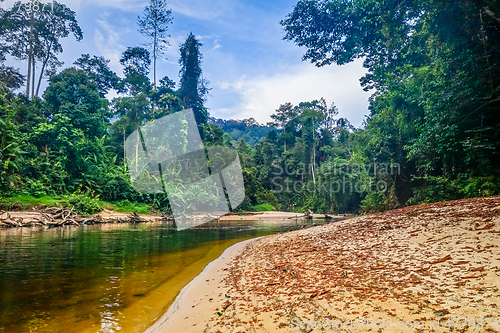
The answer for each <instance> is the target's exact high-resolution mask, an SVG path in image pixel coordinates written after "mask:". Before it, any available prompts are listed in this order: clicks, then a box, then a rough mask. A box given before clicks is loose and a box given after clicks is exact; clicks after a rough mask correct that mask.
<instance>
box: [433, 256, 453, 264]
mask: <svg viewBox="0 0 500 333" xmlns="http://www.w3.org/2000/svg"><path fill="white" fill-rule="evenodd" d="M450 259H451V256H450V255H449V254H448V255H447V256H446V257H443V258H441V259H438V260H434V261H431V264H437V263H440V262H444V261H446V260H450Z"/></svg>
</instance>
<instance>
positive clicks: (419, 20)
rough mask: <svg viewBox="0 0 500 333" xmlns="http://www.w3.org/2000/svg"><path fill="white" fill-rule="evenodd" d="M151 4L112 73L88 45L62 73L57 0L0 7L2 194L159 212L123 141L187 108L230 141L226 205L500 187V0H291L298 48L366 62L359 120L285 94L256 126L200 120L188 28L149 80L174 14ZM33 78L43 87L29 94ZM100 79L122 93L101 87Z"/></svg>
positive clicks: (389, 197) (196, 66)
mask: <svg viewBox="0 0 500 333" xmlns="http://www.w3.org/2000/svg"><path fill="white" fill-rule="evenodd" d="M152 3H153V4H158V3H161V6H156V7H155V8H156V10H159V11H162V10H164V11H166V12H165V13H164V15H163V16H162V15H160V16H161V17H164V18H165V19H164V20H163V21H164V27H163V28H162V31H163V32H162V35H161V36H160V37H159V38H160V39H161V40H155V39H152V40H151V41H150V42H151V43H153V44H152V45H153V48H152V51H153V54H151V53H150V52H149V50H148V49H146V48H143V47H140V46H131V47H129V48H127V49H126V50H125V51H124V52H123V54H122V58H121V60H120V63H121V64H122V66H123V75H122V77H119V76H118V75H117V74H116V73H114V72H113V71H112V70H111V69H110V68H109V67H108V62H109V61H108V60H107V59H105V58H104V57H101V56H94V55H89V54H83V55H82V56H81V57H80V58H79V59H77V61H76V62H75V63H74V65H75V66H76V67H70V68H65V69H63V70H62V71H60V72H58V71H57V69H58V68H60V67H61V66H62V63H61V62H60V61H58V59H57V55H58V54H59V53H60V52H62V47H61V46H60V45H61V44H60V39H61V38H66V37H68V36H70V35H73V36H74V37H75V38H76V39H77V40H80V39H81V38H82V36H83V34H82V31H81V29H80V27H79V26H78V23H77V22H76V19H75V14H74V12H72V11H71V10H70V9H69V8H67V7H66V6H64V5H59V4H57V2H56V9H57V10H56V11H55V12H54V13H53V14H50V13H38V14H37V15H34V16H33V19H32V18H31V17H29V16H26V15H25V14H22V15H21V14H16V13H13V12H10V11H4V10H1V11H0V33H1V37H0V49H1V50H2V53H1V55H0V193H1V196H2V197H3V198H8V197H11V198H12V197H13V198H44V199H43V200H41V199H40V200H38V201H43V202H52V201H51V200H52V199H47V198H54V197H57V198H60V199H58V200H59V201H58V202H61V203H63V204H67V205H72V206H77V207H80V206H81V207H80V210H82V211H86V212H91V211H92V212H94V211H98V210H99V209H101V208H103V207H104V206H103V205H102V202H101V201H110V202H116V203H117V204H116V205H115V206H114V207H115V208H117V209H118V208H119V207H122V209H127V208H126V207H136V208H137V207H139V208H137V209H142V210H147V209H148V207H154V209H156V210H159V211H167V212H168V211H169V210H170V206H169V198H168V197H167V195H166V194H163V193H160V194H144V193H139V192H137V191H136V190H135V189H134V188H133V186H132V185H131V182H130V178H129V175H128V171H127V167H128V166H127V162H126V159H125V140H126V138H127V137H128V136H129V135H130V134H131V133H133V132H134V131H135V130H136V129H137V128H138V127H139V126H144V125H146V124H148V123H149V122H151V121H154V120H155V119H159V118H161V117H163V116H166V115H170V114H172V113H175V112H178V111H181V110H183V109H187V108H192V109H193V111H194V114H195V117H196V120H197V123H198V128H199V130H200V132H201V136H202V138H203V140H204V142H205V144H206V145H207V146H210V145H220V146H226V147H234V148H235V149H237V151H238V154H239V158H240V161H241V166H242V171H243V178H244V181H245V192H246V197H245V200H244V202H243V204H242V205H240V207H238V208H236V209H237V210H243V209H245V210H246V209H248V210H251V209H253V210H255V209H265V210H272V209H281V210H290V211H307V210H309V209H310V210H313V211H314V212H325V213H326V212H338V213H341V212H357V211H381V210H385V209H391V208H395V207H400V206H405V205H409V204H417V203H421V202H431V201H441V200H449V199H458V198H464V197H475V196H490V195H495V194H498V193H499V191H500V179H499V176H500V174H499V173H500V169H499V168H498V165H500V155H499V143H500V113H499V112H498V110H499V108H500V49H499V47H498V45H499V44H500V43H499V41H500V38H499V37H500V36H499V34H500V4H499V2H498V1H496V0H494V1H493V0H492V1H485V0H479V1H451V0H445V1H403V0H363V1H361V0H337V1H333V0H307V1H305V0H301V1H299V2H298V3H297V4H296V6H295V7H294V9H293V11H292V12H291V13H290V14H289V15H288V16H287V17H286V18H285V19H284V20H282V21H281V22H280V23H281V25H282V27H283V28H284V30H285V36H284V38H285V39H286V40H290V41H293V42H294V43H296V44H297V45H298V46H301V47H304V48H305V53H304V57H303V59H304V60H307V61H311V62H312V63H314V64H315V65H317V66H320V67H321V66H327V65H330V64H338V65H342V64H347V63H349V62H352V61H354V60H355V59H358V58H361V59H363V60H364V67H365V68H366V70H367V74H366V75H365V76H364V77H362V78H360V83H361V85H362V87H364V89H365V90H367V91H372V92H373V94H372V96H371V98H370V106H369V115H367V118H366V120H365V123H364V124H363V126H362V128H354V127H353V126H352V125H351V124H350V123H349V121H348V120H347V119H345V118H340V117H338V109H337V107H336V106H335V105H334V104H331V105H327V103H326V101H325V100H324V99H319V100H314V101H304V102H302V103H299V104H298V105H292V104H291V103H287V101H283V104H282V105H280V106H279V107H278V108H277V109H276V110H275V111H274V113H273V114H272V116H271V118H272V120H273V121H272V122H271V123H269V124H267V125H260V124H257V123H256V122H255V121H254V120H253V119H246V120H242V121H234V120H225V121H223V120H220V119H215V118H210V117H209V113H208V110H207V108H206V107H205V101H206V96H207V93H208V90H209V88H208V82H206V80H205V79H204V78H203V75H202V63H201V60H202V54H201V46H202V44H201V43H200V42H199V41H198V40H197V39H196V37H195V36H194V35H193V34H189V36H188V37H187V39H186V41H185V42H184V43H183V44H182V45H181V47H180V54H181V58H180V59H179V64H180V73H179V76H180V80H179V81H180V82H179V84H176V83H175V82H174V81H173V80H171V79H170V78H168V77H164V78H162V79H160V80H158V83H157V82H156V79H155V80H154V81H153V83H151V82H150V79H149V74H150V71H151V60H152V58H153V70H154V72H155V73H154V74H155V75H156V68H155V67H156V64H155V61H154V59H155V58H156V57H157V56H159V55H161V51H163V48H164V47H166V45H167V44H166V43H165V40H164V38H166V37H167V35H166V27H167V25H168V24H170V23H171V22H172V17H171V11H170V10H168V9H167V8H166V7H165V5H164V4H165V3H164V2H163V1H152ZM160 14H161V13H160ZM23 15H24V16H23ZM51 15H52V16H51ZM145 15H146V14H145ZM61 18H63V19H61ZM44 20H45V21H44ZM42 21H43V22H42ZM139 21H140V20H139ZM23 22H24V25H23ZM140 22H142V21H140ZM140 22H139V23H140ZM26 24H28V25H27V26H28V27H30V26H32V27H33V29H34V33H31V32H30V30H29V29H27V28H26V27H27V26H26ZM51 24H53V25H54V26H57V27H58V28H57V29H56V30H54V29H52V28H51ZM140 24H141V23H140ZM145 27H147V25H145V23H144V24H142V25H140V29H142V30H141V31H146V30H145V29H146V28H145ZM55 31H58V32H57V33H56V32H55ZM147 31H149V30H147ZM150 35H151V34H150V33H149V32H148V35H147V36H150ZM153 35H154V34H153ZM30 36H31V37H30ZM158 41H159V42H158ZM155 43H156V44H155ZM157 43H160V44H161V45H160V46H161V47H158V45H159V44H157ZM149 46H151V45H149ZM149 49H151V48H149ZM8 57H12V58H15V59H18V60H23V61H26V65H27V68H28V69H29V71H28V76H27V77H25V76H24V75H22V74H21V73H20V71H19V70H18V69H15V68H12V67H9V66H6V65H4V62H5V60H6V59H7V58H8ZM37 65H38V66H39V67H41V71H40V72H39V73H38V74H37V73H35V70H36V68H37ZM35 75H38V78H37V80H35ZM43 77H47V78H49V85H48V87H47V89H46V90H45V92H43V94H42V95H41V97H40V98H39V97H37V96H38V95H39V92H38V89H39V86H40V80H41V79H42V78H43ZM23 85H24V86H26V92H25V93H18V94H17V95H16V94H15V91H16V90H17V89H19V88H20V87H21V86H23ZM35 87H36V88H35ZM111 90H115V91H116V92H117V93H118V97H116V98H114V99H112V100H108V99H106V96H107V94H108V93H109V92H110V91H111ZM225 132H226V133H225ZM192 195H196V193H193V194H192ZM209 199H210V198H207V200H209ZM29 200H31V199H29ZM35 201H36V200H35ZM4 202H10V201H9V199H5V200H4ZM233 208H234V207H233Z"/></svg>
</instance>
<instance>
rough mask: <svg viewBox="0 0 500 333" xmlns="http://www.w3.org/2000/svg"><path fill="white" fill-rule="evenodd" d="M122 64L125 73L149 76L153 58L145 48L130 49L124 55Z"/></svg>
mask: <svg viewBox="0 0 500 333" xmlns="http://www.w3.org/2000/svg"><path fill="white" fill-rule="evenodd" d="M120 64H122V65H123V66H124V69H123V73H124V74H125V75H129V74H132V73H134V74H139V75H144V76H147V75H148V74H149V71H150V68H149V66H151V56H150V53H149V51H148V50H146V49H145V48H143V47H137V46H136V47H128V48H127V49H126V50H125V51H124V52H123V54H122V57H121V59H120Z"/></svg>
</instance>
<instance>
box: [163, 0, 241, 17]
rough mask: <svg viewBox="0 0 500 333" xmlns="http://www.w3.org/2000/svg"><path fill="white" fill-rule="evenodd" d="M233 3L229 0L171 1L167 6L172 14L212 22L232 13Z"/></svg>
mask: <svg viewBox="0 0 500 333" xmlns="http://www.w3.org/2000/svg"><path fill="white" fill-rule="evenodd" d="M233 4H234V1H230V0H171V1H169V2H168V5H169V6H170V7H171V8H172V11H173V13H174V14H175V13H180V14H182V15H186V16H188V17H191V18H196V19H201V20H213V19H215V18H217V17H219V16H222V15H223V14H227V13H228V12H230V11H232V8H233Z"/></svg>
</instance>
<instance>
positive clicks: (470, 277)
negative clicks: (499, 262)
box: [462, 275, 479, 279]
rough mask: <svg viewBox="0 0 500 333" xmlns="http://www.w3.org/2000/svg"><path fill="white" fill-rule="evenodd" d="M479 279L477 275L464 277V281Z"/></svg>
mask: <svg viewBox="0 0 500 333" xmlns="http://www.w3.org/2000/svg"><path fill="white" fill-rule="evenodd" d="M478 277H479V276H476V275H466V276H462V279H476V278H478Z"/></svg>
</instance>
